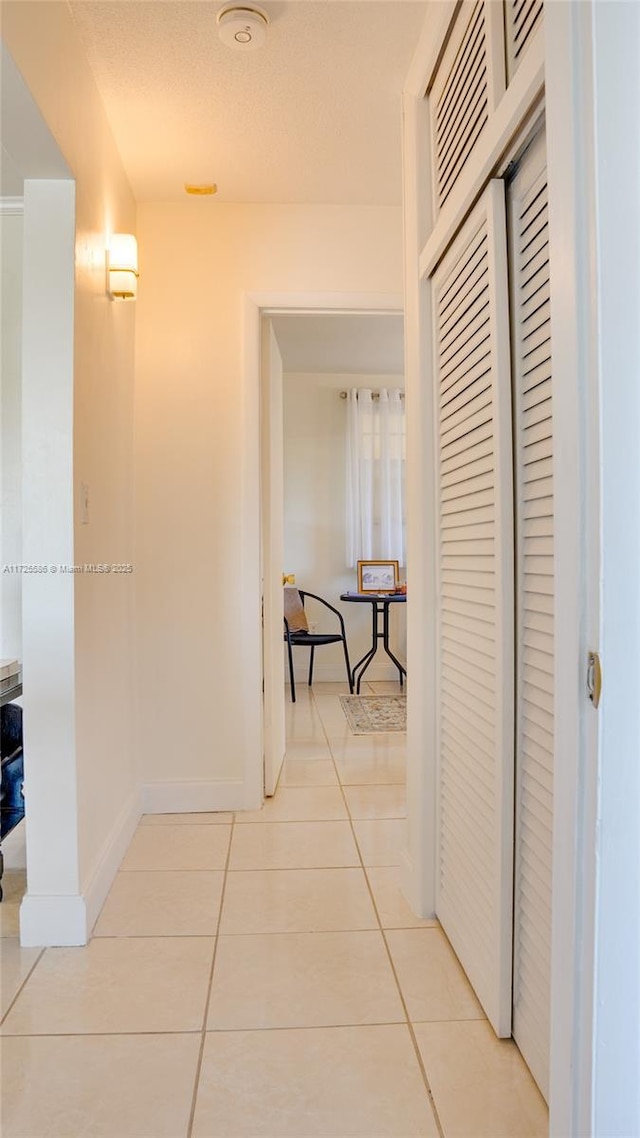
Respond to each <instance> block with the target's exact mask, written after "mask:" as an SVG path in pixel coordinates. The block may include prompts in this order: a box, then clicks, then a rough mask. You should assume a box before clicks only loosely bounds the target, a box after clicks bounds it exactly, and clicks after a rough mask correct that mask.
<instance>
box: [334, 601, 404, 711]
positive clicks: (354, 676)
mask: <svg viewBox="0 0 640 1138" xmlns="http://www.w3.org/2000/svg"><path fill="white" fill-rule="evenodd" d="M340 600H341V601H349V602H350V603H353V604H360V605H362V604H370V605H371V615H372V618H373V627H372V635H371V648H370V649H369V651H368V652H365V654H364V656H363V657H362V659H361V660H358V663H357V664H356V665H355V666H354V668H353V671H352V672H351V680H352V683H353V685H354V687H355V689H356V693H357V694H358V695H359V694H360V681H361V680H362V677H363V676H364V674H365V672H366V670H367V668H368V667H369V664H370V663H371V661H372V660H373V657H374V656H375V654H376V652H377V651H378V642H379V641H380V640H381V641H382V647H383V648H384V651H385V652H386V653H387V656H388V657H389V659H390V660H393V663H394V664H395V666H396V668H397V669H398V673H399V676H400V687H402V684H403V682H404V679H405V677H406V674H407V670H406V668H404V667H403V666H402V664H401V663H400V661H399V660H398V658H397V657H396V656H394V654H393V652H392V651H391V648H390V647H389V608H390V606H391V605H398V604H400V605H401V604H406V600H407V594H406V593H341V594H340ZM380 617H382V629H380Z"/></svg>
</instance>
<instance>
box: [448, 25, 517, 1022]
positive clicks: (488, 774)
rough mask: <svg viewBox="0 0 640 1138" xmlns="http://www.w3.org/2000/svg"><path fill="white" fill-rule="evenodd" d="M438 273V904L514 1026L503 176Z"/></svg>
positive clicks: (482, 983)
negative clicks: (512, 1011)
mask: <svg viewBox="0 0 640 1138" xmlns="http://www.w3.org/2000/svg"><path fill="white" fill-rule="evenodd" d="M478 11H479V10H478ZM451 137H453V133H452V135H451ZM433 283H434V289H433V292H434V304H435V325H436V330H437V377H436V378H437V400H436V402H437V406H438V425H439V532H438V566H439V595H440V605H439V652H440V668H439V693H438V706H439V717H438V718H439V761H440V786H439V799H438V888H437V912H438V916H439V918H440V920H441V922H442V925H443V928H444V929H445V932H446V933H447V935H448V936H449V938H450V940H451V942H452V944H453V946H454V948H455V950H456V952H457V954H458V956H459V958H460V960H461V962H462V964H463V967H464V968H465V970H466V971H467V974H468V975H469V978H470V980H471V983H472V984H473V986H474V988H475V990H476V992H477V994H478V997H479V999H480V1000H481V1002H482V1004H483V1006H484V1008H485V1011H486V1012H487V1015H488V1016H489V1019H490V1020H491V1022H492V1024H493V1026H494V1028H495V1029H496V1031H497V1032H498V1034H499V1035H509V1034H510V1030H511V992H510V985H511V981H510V969H511V935H512V870H513V867H512V840H513V820H512V802H513V798H512V794H513V789H512V774H513V772H512V746H513V736H512V710H513V704H512V687H511V674H512V673H511V669H512V651H513V643H512V640H513V601H512V594H511V587H512V556H513V538H512V499H511V459H510V446H511V444H510V419H511V412H510V399H509V390H510V379H509V356H508V297H507V289H506V218H505V209H504V186H503V184H502V183H499V182H493V183H491V184H490V186H489V188H488V190H487V192H486V194H485V196H484V198H483V200H482V201H481V203H480V204H479V206H478V207H477V208H476V210H475V211H474V213H473V214H472V216H471V217H470V218H469V220H468V222H467V224H466V225H465V227H464V228H463V230H462V231H461V232H460V233H459V235H458V237H457V238H456V240H455V241H454V243H453V245H452V247H451V249H450V251H449V253H448V255H447V257H446V258H445V260H444V261H443V263H442V264H441V265H440V266H439V268H438V270H437V271H436V273H435V275H434V282H433ZM505 448H506V449H505ZM535 650H536V648H535V646H534V645H532V651H535Z"/></svg>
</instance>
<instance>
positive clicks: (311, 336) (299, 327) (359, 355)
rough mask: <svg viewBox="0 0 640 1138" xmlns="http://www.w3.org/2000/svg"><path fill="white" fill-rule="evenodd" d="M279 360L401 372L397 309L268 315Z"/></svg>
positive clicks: (328, 370) (305, 366)
mask: <svg viewBox="0 0 640 1138" xmlns="http://www.w3.org/2000/svg"><path fill="white" fill-rule="evenodd" d="M271 319H272V321H273V327H274V331H275V334H276V339H277V341H278V345H279V347H280V352H281V355H282V365H283V368H284V370H285V371H289V372H311V373H319V374H324V375H331V374H334V375H335V374H347V373H351V374H360V375H402V374H403V372H404V339H403V336H404V322H403V318H402V315H400V314H399V315H378V314H373V313H372V314H362V315H339V314H335V315H334V314H333V313H332V314H330V315H320V314H317V315H316V314H313V315H307V314H291V315H286V316H285V315H283V316H272V317H271Z"/></svg>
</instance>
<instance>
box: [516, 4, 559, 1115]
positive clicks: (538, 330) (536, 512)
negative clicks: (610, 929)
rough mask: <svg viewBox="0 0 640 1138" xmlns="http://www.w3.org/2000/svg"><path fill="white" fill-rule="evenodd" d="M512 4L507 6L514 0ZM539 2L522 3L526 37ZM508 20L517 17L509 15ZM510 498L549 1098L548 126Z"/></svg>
mask: <svg viewBox="0 0 640 1138" xmlns="http://www.w3.org/2000/svg"><path fill="white" fill-rule="evenodd" d="M511 7H514V6H513V5H511ZM538 9H541V5H539V4H537V3H536V2H532V3H529V4H522V5H521V6H520V7H519V9H518V11H517V13H516V16H517V28H518V29H519V36H518V43H520V42H522V43H523V44H524V42H525V40H526V37H527V35H528V34H529V33H530V30H531V28H532V27H533V26H534V24H535V22H536V20H537V19H538V16H537V15H536V12H537V10H538ZM515 18H516V17H515V16H514V19H515ZM509 207H510V208H509V213H510V235H511V264H512V273H511V277H512V298H511V299H512V305H511V311H512V336H513V346H514V347H513V356H514V376H513V382H514V449H515V463H514V466H515V471H516V481H515V495H516V643H517V645H518V654H517V669H516V671H517V692H516V797H515V801H516V818H515V882H514V1006H513V1034H514V1038H515V1039H516V1042H517V1043H518V1046H519V1047H520V1050H521V1051H522V1053H523V1055H524V1058H525V1059H526V1061H527V1063H528V1064H529V1067H530V1068H531V1071H532V1073H533V1075H534V1077H535V1079H536V1081H537V1082H538V1084H539V1086H540V1089H541V1090H542V1092H543V1094H544V1095H545V1096H546V1095H547V1093H548V1068H549V1022H550V1018H549V997H550V993H549V972H550V947H549V946H550V938H551V852H552V830H553V745H554V744H553V692H554V614H553V609H554V604H553V596H554V537H553V532H554V527H553V396H552V378H551V374H552V372H551V330H550V312H549V248H548V229H547V213H548V211H547V187H546V171H545V142H544V134H540V135H539V136H538V138H537V139H536V141H535V142H534V143H533V144H532V146H531V147H530V148H529V150H528V152H527V153H526V154H525V156H524V159H523V160H522V163H521V166H520V169H519V170H518V171H517V173H516V175H515V178H514V180H513V182H512V184H511V186H510V189H509Z"/></svg>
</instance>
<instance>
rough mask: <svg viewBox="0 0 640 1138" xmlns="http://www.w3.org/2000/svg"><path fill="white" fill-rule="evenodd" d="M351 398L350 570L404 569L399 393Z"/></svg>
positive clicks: (362, 391)
mask: <svg viewBox="0 0 640 1138" xmlns="http://www.w3.org/2000/svg"><path fill="white" fill-rule="evenodd" d="M377 394H378V398H377V399H375V400H374V398H373V392H372V391H371V389H370V388H366V387H364V388H363V387H360V388H352V389H351V391H349V392H348V393H347V565H348V566H349V567H350V568H354V567H355V564H356V562H357V561H361V560H365V561H368V560H372V559H375V558H389V559H393V560H396V559H397V560H398V561H399V562H400V564H401V565H404V564H405V520H404V468H405V418H404V400H403V398H402V392H401V391H400V390H396V389H392V390H388V389H387V388H386V387H383V388H382V390H381V391H380V392H378V393H377Z"/></svg>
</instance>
